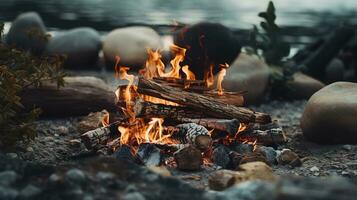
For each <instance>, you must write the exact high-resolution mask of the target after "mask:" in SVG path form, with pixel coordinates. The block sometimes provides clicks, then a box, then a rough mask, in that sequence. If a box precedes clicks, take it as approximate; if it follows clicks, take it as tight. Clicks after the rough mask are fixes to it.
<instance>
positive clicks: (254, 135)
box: [239, 125, 287, 146]
mask: <svg viewBox="0 0 357 200" xmlns="http://www.w3.org/2000/svg"><path fill="white" fill-rule="evenodd" d="M258 127H260V126H254V127H253V128H247V130H245V131H243V132H241V133H240V135H239V136H240V138H242V139H249V140H257V143H259V144H262V145H265V146H276V145H279V144H283V143H285V142H286V140H287V138H286V136H285V134H284V131H283V130H282V128H280V127H275V125H274V126H273V125H272V126H271V128H267V129H265V130H264V129H263V130H261V129H260V130H258V129H257V128H258ZM261 128H263V127H261Z"/></svg>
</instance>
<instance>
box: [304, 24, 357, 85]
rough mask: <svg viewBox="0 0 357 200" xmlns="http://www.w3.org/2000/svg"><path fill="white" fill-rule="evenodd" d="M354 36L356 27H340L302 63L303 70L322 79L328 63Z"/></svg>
mask: <svg viewBox="0 0 357 200" xmlns="http://www.w3.org/2000/svg"><path fill="white" fill-rule="evenodd" d="M353 36H354V29H353V28H352V27H349V26H342V27H339V28H338V29H337V30H336V31H335V32H334V33H332V34H331V35H330V36H329V37H328V38H327V39H326V41H325V42H324V43H323V44H322V45H321V46H320V47H319V48H318V49H317V50H316V51H315V52H314V53H312V54H310V56H309V57H307V58H306V60H304V61H303V62H302V63H301V65H300V66H301V67H302V69H303V71H304V72H305V73H306V74H308V75H310V76H312V77H314V78H318V79H320V80H322V76H323V74H324V73H323V72H324V70H325V68H326V66H327V65H328V63H329V62H330V61H331V60H332V59H333V58H334V57H335V56H336V55H337V54H338V52H339V51H340V50H341V49H342V48H343V47H344V46H345V44H346V43H347V42H348V41H349V40H350V39H351V38H352V37H353Z"/></svg>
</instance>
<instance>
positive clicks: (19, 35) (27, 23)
mask: <svg viewBox="0 0 357 200" xmlns="http://www.w3.org/2000/svg"><path fill="white" fill-rule="evenodd" d="M45 35H46V27H45V25H44V23H43V21H42V19H41V17H40V16H39V15H38V14H37V13H35V12H28V13H23V14H21V15H19V16H18V17H17V18H16V19H15V20H14V21H13V23H12V26H11V28H10V30H9V32H8V34H7V36H6V42H7V44H9V45H14V46H16V47H17V48H20V49H23V50H26V51H30V52H31V53H33V54H34V55H40V54H42V52H43V51H44V49H45V47H46V38H45Z"/></svg>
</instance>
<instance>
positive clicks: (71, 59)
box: [46, 28, 101, 69]
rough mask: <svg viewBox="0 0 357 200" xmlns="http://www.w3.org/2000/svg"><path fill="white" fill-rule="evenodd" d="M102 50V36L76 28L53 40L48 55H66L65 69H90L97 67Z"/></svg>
mask: <svg viewBox="0 0 357 200" xmlns="http://www.w3.org/2000/svg"><path fill="white" fill-rule="evenodd" d="M100 49H101V40H100V35H99V33H98V32H97V31H96V30H94V29H92V28H76V29H72V30H70V31H67V32H64V33H59V34H57V35H56V36H54V37H53V38H51V39H50V41H49V43H48V45H47V48H46V54H48V55H65V56H66V61H65V63H64V67H66V68H69V69H88V68H93V67H94V66H95V64H96V62H97V60H98V54H99V51H100Z"/></svg>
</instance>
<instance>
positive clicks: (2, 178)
mask: <svg viewBox="0 0 357 200" xmlns="http://www.w3.org/2000/svg"><path fill="white" fill-rule="evenodd" d="M17 178H18V175H17V174H16V172H14V171H3V172H0V185H4V186H10V185H12V184H13V183H15V181H16V179H17Z"/></svg>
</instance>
